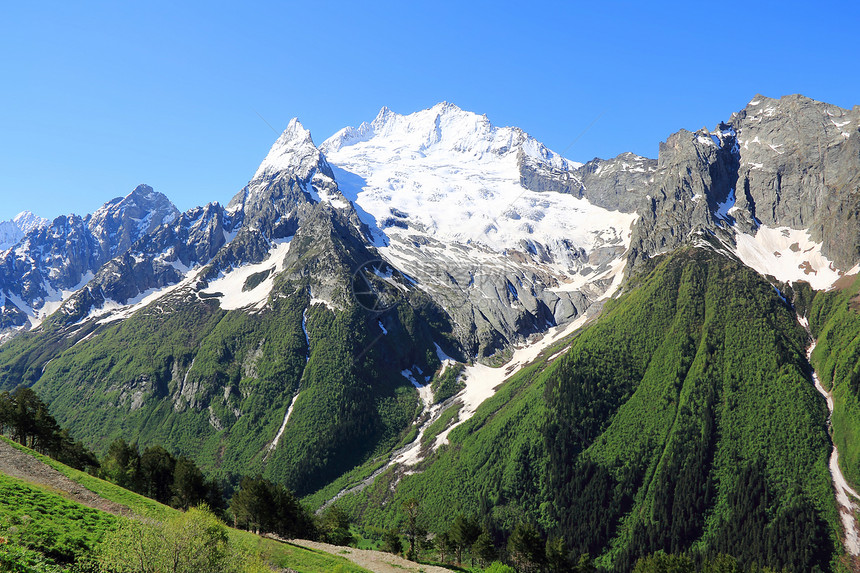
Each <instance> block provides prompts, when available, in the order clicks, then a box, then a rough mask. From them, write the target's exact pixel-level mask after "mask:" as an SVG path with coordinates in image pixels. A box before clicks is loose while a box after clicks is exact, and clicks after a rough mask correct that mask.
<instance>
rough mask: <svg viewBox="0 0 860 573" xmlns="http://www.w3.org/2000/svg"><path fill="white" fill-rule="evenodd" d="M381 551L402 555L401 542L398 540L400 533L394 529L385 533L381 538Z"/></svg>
mask: <svg viewBox="0 0 860 573" xmlns="http://www.w3.org/2000/svg"><path fill="white" fill-rule="evenodd" d="M382 550H383V551H387V552H388V553H394V554H395V555H400V554H401V553H403V540H401V539H400V531H399V530H398V529H397V528H396V527H393V528H391V529H388V530H386V531H385V534H384V535H383V536H382Z"/></svg>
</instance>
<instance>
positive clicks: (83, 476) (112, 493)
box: [0, 436, 178, 521]
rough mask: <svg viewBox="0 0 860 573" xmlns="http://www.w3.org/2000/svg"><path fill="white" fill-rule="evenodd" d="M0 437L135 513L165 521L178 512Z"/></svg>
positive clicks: (100, 495)
mask: <svg viewBox="0 0 860 573" xmlns="http://www.w3.org/2000/svg"><path fill="white" fill-rule="evenodd" d="M0 439H2V440H3V441H5V442H6V443H8V444H10V445H12V446H13V447H15V448H17V449H18V450H20V451H22V452H24V453H26V454H29V455H31V456H33V457H34V458H36V459H38V460H39V461H41V462H42V463H44V464H45V465H48V466H50V467H52V468H54V469H55V470H57V471H58V472H60V473H61V474H63V475H64V476H66V477H67V478H69V479H70V480H72V481H74V482H76V483H78V484H80V485H82V486H83V487H85V488H87V489H88V490H90V491H91V492H93V493H95V494H96V495H98V496H99V497H103V498H104V499H106V500H108V501H112V502H114V503H118V504H120V505H124V506H126V507H127V508H129V509H130V510H131V511H132V512H133V513H135V514H137V515H140V516H143V517H149V518H151V519H155V520H157V521H166V520H168V519H170V518H171V517H174V516H176V515H177V514H178V510H176V509H173V508H172V507H168V506H166V505H163V504H161V503H158V502H157V501H155V500H153V499H149V498H148V497H145V496H142V495H140V494H138V493H134V492H133V491H129V490H127V489H125V488H122V487H120V486H118V485H115V484H112V483H110V482H108V481H105V480H103V479H100V478H97V477H95V476H92V475H90V474H88V473H86V472H82V471H80V470H76V469H74V468H70V467H69V466H67V465H65V464H62V463H60V462H58V461H56V460H53V459H51V458H49V457H47V456H43V455H42V454H39V453H37V452H34V451H33V450H31V449H30V448H26V447H24V446H22V445H21V444H19V443H17V442H14V441H12V440H10V439H8V438H6V437H5V436H0Z"/></svg>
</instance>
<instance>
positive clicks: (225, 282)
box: [202, 237, 292, 310]
mask: <svg viewBox="0 0 860 573" xmlns="http://www.w3.org/2000/svg"><path fill="white" fill-rule="evenodd" d="M291 240H292V237H287V238H286V239H278V240H275V241H272V247H271V249H270V250H269V256H268V257H267V258H266V260H264V261H263V262H261V263H256V264H248V265H244V266H241V267H237V268H235V269H233V270H231V271H229V272H227V273H223V274H222V275H220V276H219V277H218V278H217V279H215V280H213V281H211V282H210V283H209V287H208V288H207V289H205V290H204V291H202V292H203V293H205V294H210V295H215V294H217V295H219V302H220V304H221V308H223V309H224V310H236V309H239V308H245V307H248V306H254V307H256V308H263V306H265V304H266V302H267V301H268V298H269V294H270V293H271V292H272V288H274V286H275V276H276V275H277V274H278V273H279V272H281V271H282V270H283V267H284V257H286V256H287V252H289V250H290V241H291ZM266 271H270V272H269V275H268V276H267V277H266V278H265V279H264V280H263V281H261V282H260V284H258V285H257V286H255V287H254V288H252V289H250V290H247V291H245V290H242V289H243V288H244V286H245V282H246V281H247V280H248V278H249V277H250V276H251V275H253V274H256V273H261V272H266Z"/></svg>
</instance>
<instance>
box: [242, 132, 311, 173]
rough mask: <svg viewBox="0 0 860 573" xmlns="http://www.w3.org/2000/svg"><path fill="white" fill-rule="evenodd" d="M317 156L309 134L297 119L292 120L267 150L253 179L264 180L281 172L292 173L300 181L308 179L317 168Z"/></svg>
mask: <svg viewBox="0 0 860 573" xmlns="http://www.w3.org/2000/svg"><path fill="white" fill-rule="evenodd" d="M319 155H320V152H319V150H318V149H317V148H316V146H314V142H313V139H312V138H311V132H310V131H308V130H307V129H305V128H304V126H303V125H302V124H301V123H299V120H298V119H297V118H293V119H292V120H290V123H289V125H287V129H285V130H284V132H283V133H282V134H281V136H280V137H279V138H278V139H277V141H275V143H274V144H273V145H272V147H271V149H269V153H268V154H267V155H266V158H265V159H263V162H262V163H261V164H260V167H259V168H257V172H256V173H255V174H254V178H253V179H265V178H268V177H272V176H274V175H276V174H277V173H279V172H281V171H288V172H290V173H294V174H296V175H297V176H298V177H300V178H301V179H305V178H308V177H310V175H311V172H312V171H313V170H314V169H316V168H317V165H318V162H319Z"/></svg>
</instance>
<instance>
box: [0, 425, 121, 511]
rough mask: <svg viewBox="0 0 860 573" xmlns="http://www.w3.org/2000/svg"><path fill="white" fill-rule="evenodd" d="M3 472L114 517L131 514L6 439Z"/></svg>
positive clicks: (1, 449)
mask: <svg viewBox="0 0 860 573" xmlns="http://www.w3.org/2000/svg"><path fill="white" fill-rule="evenodd" d="M0 472H2V473H4V474H6V475H9V476H12V477H14V478H18V479H20V480H24V481H27V482H30V483H34V484H37V485H41V486H45V487H47V488H49V489H52V490H55V491H59V492H60V493H61V494H62V495H64V496H65V497H67V498H69V499H71V500H73V501H76V502H78V503H80V504H83V505H86V506H88V507H92V508H95V509H99V510H101V511H106V512H108V513H113V514H114V515H131V510H130V509H129V508H127V507H126V506H124V505H120V504H118V503H114V502H112V501H108V500H106V499H104V498H102V497H99V496H98V495H96V494H94V493H93V492H91V491H90V490H88V489H87V488H85V487H84V486H82V485H81V484H79V483H77V482H74V481H72V480H70V479H69V478H67V477H66V476H64V475H63V474H61V473H60V472H58V471H57V470H55V469H54V468H52V467H50V466H48V465H45V464H44V463H42V462H40V461H39V460H38V459H36V458H34V457H33V456H31V455H28V454H25V453H24V452H22V451H20V450H18V449H15V448H14V447H12V446H11V445H9V444H7V443H6V442H5V441H3V440H0Z"/></svg>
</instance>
